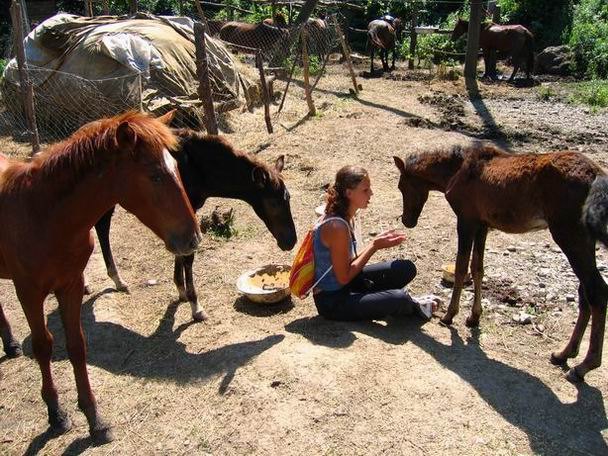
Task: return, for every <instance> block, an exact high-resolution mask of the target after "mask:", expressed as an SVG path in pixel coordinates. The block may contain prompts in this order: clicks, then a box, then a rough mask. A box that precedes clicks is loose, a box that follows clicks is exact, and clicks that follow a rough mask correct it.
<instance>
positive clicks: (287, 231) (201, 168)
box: [95, 129, 297, 321]
mask: <svg viewBox="0 0 608 456" xmlns="http://www.w3.org/2000/svg"><path fill="white" fill-rule="evenodd" d="M175 133H176V134H177V136H178V140H179V144H178V147H177V149H176V150H175V152H173V155H174V157H175V159H176V160H177V167H178V169H179V173H180V176H181V177H182V181H183V183H184V188H185V190H186V194H187V195H188V199H189V200H190V204H191V205H192V207H193V208H194V209H195V210H196V209H200V208H201V207H203V204H205V201H206V200H207V199H208V198H211V197H219V198H235V199H239V200H242V201H245V202H246V203H248V204H249V205H251V207H252V208H253V210H254V211H255V213H256V214H257V215H258V217H260V219H261V220H262V221H263V222H264V223H265V224H266V227H267V228H268V231H270V232H271V233H272V235H273V236H274V238H275V239H276V241H277V244H278V246H279V248H280V249H281V250H291V249H292V248H293V246H294V245H295V244H296V241H297V236H296V229H295V226H294V224H293V218H292V215H291V206H290V196H289V192H288V191H287V187H286V186H285V183H284V182H283V179H282V177H281V175H280V172H281V171H282V170H283V165H284V157H283V156H280V157H279V158H278V159H277V161H276V162H275V164H274V167H271V166H268V165H266V164H265V163H262V162H260V161H258V160H256V159H255V158H254V157H253V156H252V155H249V154H247V153H245V152H241V151H238V150H236V149H234V148H233V147H232V146H231V145H230V144H229V143H228V141H226V140H225V139H224V138H222V137H221V136H213V135H204V134H202V133H198V132H195V131H193V130H188V129H182V130H176V131H175ZM113 212H114V209H113V208H112V209H110V210H109V211H108V212H107V213H106V214H104V216H103V217H102V218H101V219H100V220H99V222H97V224H95V230H96V231H97V237H98V238H99V245H100V246H101V251H102V252H103V259H104V261H105V263H106V268H107V271H108V275H109V276H110V278H111V279H112V280H114V283H115V284H116V288H117V289H118V290H121V291H127V285H126V284H125V283H124V282H123V280H122V279H121V277H120V274H119V273H118V269H117V268H116V264H115V263H114V257H113V255H112V250H111V248H110V222H111V220H112V214H113ZM193 261H194V253H192V254H190V255H185V256H178V257H176V258H175V273H174V281H175V285H176V286H177V290H178V292H179V297H180V300H182V301H188V302H190V306H191V308H192V318H193V319H194V320H195V321H202V320H205V319H206V318H207V314H206V312H205V311H204V310H203V309H202V307H201V306H200V304H199V302H198V298H197V296H196V289H195V288H194V281H193V278H192V263H193ZM184 278H185V284H184Z"/></svg>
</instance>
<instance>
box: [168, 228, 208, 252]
mask: <svg viewBox="0 0 608 456" xmlns="http://www.w3.org/2000/svg"><path fill="white" fill-rule="evenodd" d="M201 238H202V237H201V233H200V232H199V231H198V230H196V231H195V232H194V233H188V234H187V235H175V236H171V237H170V238H169V240H168V241H167V242H166V246H167V250H169V252H171V253H173V254H174V255H176V256H185V255H190V254H191V253H194V251H195V250H196V248H197V247H198V245H199V243H200V242H201Z"/></svg>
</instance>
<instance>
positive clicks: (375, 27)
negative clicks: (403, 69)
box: [367, 18, 402, 74]
mask: <svg viewBox="0 0 608 456" xmlns="http://www.w3.org/2000/svg"><path fill="white" fill-rule="evenodd" d="M401 30H402V25H401V19H399V18H396V19H394V20H393V22H392V24H391V23H390V22H388V21H386V20H384V19H376V20H373V21H371V22H370V23H369V24H368V25H367V41H368V43H369V45H370V47H371V54H370V60H371V67H370V73H371V74H373V73H374V51H375V50H376V49H378V50H379V52H378V53H379V54H380V60H381V61H382V69H383V70H384V71H389V66H388V52H389V51H390V50H392V51H393V64H392V65H391V67H390V70H394V69H395V58H396V53H397V42H398V41H400V40H401Z"/></svg>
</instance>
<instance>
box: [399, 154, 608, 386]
mask: <svg viewBox="0 0 608 456" xmlns="http://www.w3.org/2000/svg"><path fill="white" fill-rule="evenodd" d="M394 160H395V164H396V165H397V168H399V171H400V172H401V177H400V179H399V189H400V190H401V193H402V194H403V216H402V221H403V224H404V225H405V226H406V227H408V228H413V227H414V226H416V223H417V221H418V217H419V215H420V212H421V211H422V208H423V206H424V203H425V202H426V200H427V198H428V195H429V191H430V190H436V191H439V192H442V193H444V194H445V198H446V200H447V201H448V203H449V204H450V206H451V207H452V210H453V211H454V213H455V214H456V217H457V231H458V256H457V259H456V274H455V282H454V290H453V292H452V299H451V301H450V305H449V307H448V310H447V313H446V314H445V315H444V317H443V318H442V322H443V323H444V324H447V325H450V324H451V323H452V319H453V318H454V316H455V315H456V314H457V313H458V307H459V301H460V294H461V290H462V286H463V281H464V277H465V274H466V272H467V269H468V266H469V258H470V255H471V248H472V249H473V258H472V261H471V272H472V275H473V280H474V291H475V293H474V294H475V297H474V301H473V308H472V310H471V315H470V316H469V318H468V319H467V326H477V325H478V324H479V317H480V315H481V280H482V277H483V254H484V248H485V242H486V235H487V233H488V229H499V230H501V231H504V232H507V233H525V232H528V231H532V230H540V229H544V228H547V227H548V228H549V231H550V233H551V236H552V237H553V240H554V241H555V242H556V243H557V245H558V246H559V247H560V248H561V249H562V251H563V252H564V254H565V255H566V257H567V258H568V260H569V262H570V265H571V266H572V269H573V271H574V273H575V274H576V276H577V277H578V279H579V281H580V285H579V288H578V298H579V315H578V319H577V322H576V325H575V327H574V331H573V332H572V336H571V337H570V340H569V342H568V344H567V345H566V347H565V348H564V349H563V350H561V351H558V352H554V353H553V354H552V356H551V362H552V363H554V364H565V363H566V362H567V360H568V358H574V357H576V356H577V355H578V351H579V346H580V342H581V338H582V336H583V333H584V332H585V329H586V327H587V324H588V322H589V317H590V315H591V317H592V323H591V339H590V344H589V350H588V352H587V355H586V356H585V359H584V360H583V362H582V363H580V364H578V365H577V366H575V367H573V368H572V369H570V371H569V372H568V375H567V378H568V380H570V381H573V382H574V381H582V380H583V379H584V376H585V374H586V373H587V372H588V371H590V370H592V369H595V368H597V367H599V366H600V364H601V360H602V347H603V340H604V325H605V320H606V301H607V299H608V286H607V285H606V283H605V282H604V280H603V279H602V276H601V275H600V273H599V272H598V269H597V267H596V264H595V244H596V241H598V240H599V241H600V242H602V243H603V244H605V245H608V233H607V232H606V222H607V221H608V177H607V176H606V173H605V172H604V171H603V170H602V169H601V168H600V167H599V166H598V165H596V164H595V163H594V162H592V161H591V160H589V159H588V158H586V157H585V156H584V155H582V154H580V153H577V152H555V153H550V154H522V155H519V154H518V155H511V154H509V153H507V152H504V151H502V150H500V149H497V148H495V147H492V146H487V145H479V144H476V145H473V146H470V147H467V148H460V147H455V148H453V149H452V150H451V151H449V152H445V151H438V152H429V153H425V154H420V155H411V156H409V157H408V158H407V160H406V162H405V163H404V162H403V161H402V160H401V159H400V158H398V157H394Z"/></svg>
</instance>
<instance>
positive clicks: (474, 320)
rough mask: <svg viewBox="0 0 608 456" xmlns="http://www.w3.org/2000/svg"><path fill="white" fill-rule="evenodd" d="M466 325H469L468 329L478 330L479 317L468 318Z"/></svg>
mask: <svg viewBox="0 0 608 456" xmlns="http://www.w3.org/2000/svg"><path fill="white" fill-rule="evenodd" d="M464 324H465V325H467V328H477V327H478V326H479V317H477V318H475V317H472V316H471V317H468V318H467V319H466V321H465V322H464Z"/></svg>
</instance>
